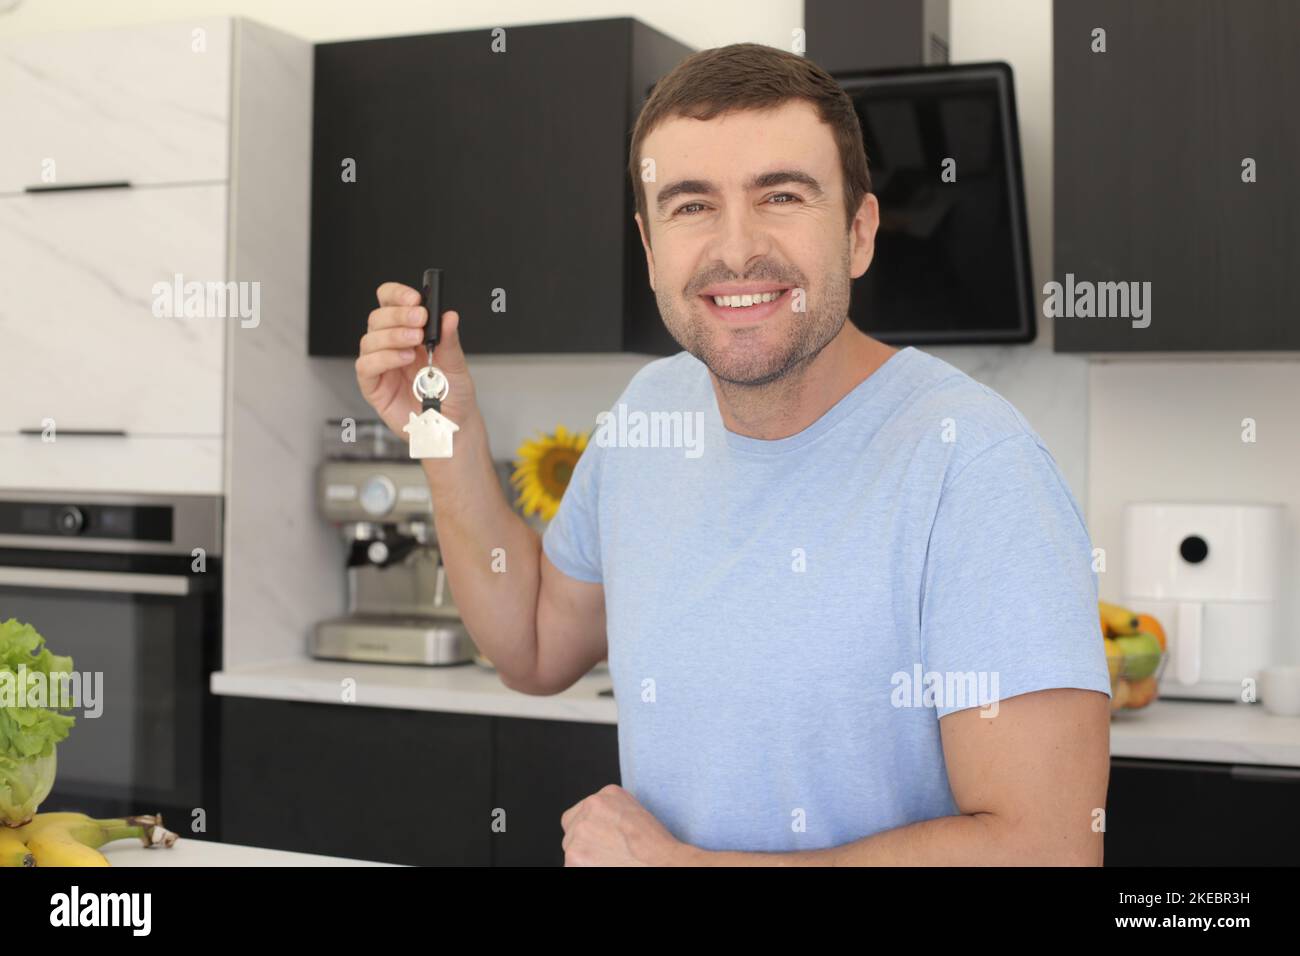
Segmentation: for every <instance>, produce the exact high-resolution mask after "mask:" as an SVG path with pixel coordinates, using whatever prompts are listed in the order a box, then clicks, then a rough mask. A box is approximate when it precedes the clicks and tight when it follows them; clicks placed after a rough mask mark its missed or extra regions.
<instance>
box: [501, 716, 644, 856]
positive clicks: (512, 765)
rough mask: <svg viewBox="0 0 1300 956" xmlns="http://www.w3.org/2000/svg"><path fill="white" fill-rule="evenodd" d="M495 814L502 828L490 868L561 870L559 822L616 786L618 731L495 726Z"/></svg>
mask: <svg viewBox="0 0 1300 956" xmlns="http://www.w3.org/2000/svg"><path fill="white" fill-rule="evenodd" d="M494 731H495V737H494V740H493V748H492V759H493V768H494V798H495V800H496V801H497V802H496V804H495V807H497V808H500V809H501V810H502V811H504V820H505V827H504V829H503V830H501V832H498V833H494V834H493V836H492V862H493V863H494V864H496V865H497V866H563V865H564V850H563V848H562V846H561V841H562V840H563V839H564V830H563V829H562V828H561V826H560V817H561V816H562V815H563V814H564V811H565V810H567V809H569V807H571V806H573V805H574V804H575V803H577V802H578V801H579V800H581V799H583V798H584V797H589V796H591V795H592V794H593V793H595V792H596V791H598V790H600V789H601V788H602V787H604V786H605V785H606V784H611V783H618V782H619V766H618V728H617V727H616V726H615V725H613V724H580V723H571V722H568V721H553V720H518V719H506V718H497V719H495V720H494Z"/></svg>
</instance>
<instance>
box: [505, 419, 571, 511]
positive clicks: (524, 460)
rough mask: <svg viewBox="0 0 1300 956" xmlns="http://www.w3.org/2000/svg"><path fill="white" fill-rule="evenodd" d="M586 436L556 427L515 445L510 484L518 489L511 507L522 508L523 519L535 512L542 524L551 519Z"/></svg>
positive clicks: (558, 506)
mask: <svg viewBox="0 0 1300 956" xmlns="http://www.w3.org/2000/svg"><path fill="white" fill-rule="evenodd" d="M587 437H588V435H587V432H583V433H581V434H577V433H574V432H571V431H569V430H568V429H567V428H565V427H564V426H563V425H556V426H555V434H553V435H543V436H541V437H540V438H538V439H536V440H531V441H526V442H524V443H523V444H522V445H520V446H519V450H518V451H517V452H516V454H517V455H518V456H519V457H518V458H516V459H515V470H514V474H512V475H511V476H510V483H511V484H512V485H514V486H515V488H517V489H519V497H518V498H517V499H515V506H516V507H518V508H521V509H522V511H523V514H524V516H525V517H527V516H528V515H531V514H536V513H538V512H540V513H541V516H542V520H544V521H550V520H551V519H552V518H554V517H555V512H556V511H558V510H559V508H560V499H561V498H563V497H564V489H565V488H567V487H569V479H570V478H572V477H573V469H574V468H575V467H577V464H578V459H579V458H580V457H582V452H583V449H585V448H586V447H587Z"/></svg>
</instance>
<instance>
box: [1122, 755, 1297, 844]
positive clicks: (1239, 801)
mask: <svg viewBox="0 0 1300 956" xmlns="http://www.w3.org/2000/svg"><path fill="white" fill-rule="evenodd" d="M1297 806H1300V770H1297V769H1290V768H1281V767H1255V766H1234V765H1229V764H1217V763H1183V762H1178V761H1166V760H1134V759H1128V758H1119V757H1116V758H1114V759H1112V761H1111V770H1110V793H1109V796H1108V799H1107V806H1106V865H1107V866H1295V865H1297V864H1298V863H1300V825H1297V823H1296V818H1295V815H1296V807H1297Z"/></svg>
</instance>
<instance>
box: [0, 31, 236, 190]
mask: <svg viewBox="0 0 1300 956" xmlns="http://www.w3.org/2000/svg"><path fill="white" fill-rule="evenodd" d="M230 61H231V21H230V20H229V19H210V20H194V21H186V22H183V23H167V24H159V25H149V26H140V27H130V28H125V29H118V30H96V31H89V32H82V33H49V34H42V35H36V36H23V37H13V38H9V39H6V40H4V41H0V116H2V117H4V122H5V128H4V140H5V142H4V148H3V149H0V193H13V192H21V191H22V190H24V189H26V188H29V187H48V186H75V185H84V184H89V183H103V182H123V181H125V182H129V183H131V184H133V185H149V184H152V183H200V182H218V181H222V180H225V179H226V178H227V175H228V167H229V161H228V156H229V153H230V134H229V128H228V121H229V117H230V73H231V69H230Z"/></svg>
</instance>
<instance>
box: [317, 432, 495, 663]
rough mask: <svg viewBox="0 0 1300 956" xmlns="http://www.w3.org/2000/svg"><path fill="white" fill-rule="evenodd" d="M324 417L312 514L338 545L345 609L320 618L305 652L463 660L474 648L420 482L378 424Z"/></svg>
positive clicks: (386, 659) (420, 473) (400, 446)
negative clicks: (342, 549)
mask: <svg viewBox="0 0 1300 956" xmlns="http://www.w3.org/2000/svg"><path fill="white" fill-rule="evenodd" d="M351 429H352V430H351V431H349V428H348V427H347V426H346V425H345V423H343V422H328V423H327V424H326V426H325V430H324V432H323V433H322V445H323V451H324V458H323V460H322V461H321V464H320V466H319V468H318V469H317V475H316V499H317V502H318V503H319V506H320V510H321V515H322V517H324V518H325V520H327V521H329V522H331V523H332V524H334V525H336V526H337V527H338V528H339V529H340V531H341V533H342V535H343V540H344V542H345V543H346V545H347V572H346V573H347V593H348V605H347V606H348V613H347V615H346V616H344V617H337V618H333V619H331V620H327V621H321V622H320V623H319V624H317V625H316V628H315V631H314V633H313V634H312V636H311V654H312V656H314V657H320V658H328V659H333V660H349V661H373V662H377V663H387V664H426V665H446V664H463V663H466V662H469V661H472V660H473V659H474V657H475V654H476V649H475V647H474V643H473V641H472V640H471V639H470V636H469V632H468V631H467V630H466V629H465V625H464V624H463V623H462V622H461V619H460V613H459V612H458V611H457V610H456V602H455V600H454V599H453V598H452V595H451V589H450V588H449V587H448V585H447V575H446V570H445V569H444V568H443V566H442V557H441V554H440V553H439V551H438V543H437V540H436V535H435V532H434V526H433V508H432V504H431V502H430V500H429V486H428V485H427V483H426V482H425V477H424V470H423V468H422V467H421V465H420V463H419V462H418V461H412V460H411V458H410V457H409V455H408V454H407V448H406V444H405V443H404V442H402V441H401V440H400V439H398V438H397V437H396V436H394V435H393V434H392V433H391V432H389V431H388V429H387V428H386V427H385V426H384V425H383V423H382V422H370V421H359V422H356V423H355V425H353V426H351Z"/></svg>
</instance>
